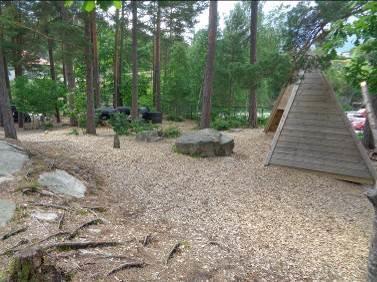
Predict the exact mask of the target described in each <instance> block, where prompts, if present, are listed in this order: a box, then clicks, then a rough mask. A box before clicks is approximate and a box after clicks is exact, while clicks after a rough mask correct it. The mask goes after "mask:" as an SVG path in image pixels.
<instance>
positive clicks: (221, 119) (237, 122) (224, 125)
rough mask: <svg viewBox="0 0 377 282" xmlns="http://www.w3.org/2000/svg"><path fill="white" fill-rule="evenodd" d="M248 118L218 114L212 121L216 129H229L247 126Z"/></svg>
mask: <svg viewBox="0 0 377 282" xmlns="http://www.w3.org/2000/svg"><path fill="white" fill-rule="evenodd" d="M246 126H247V118H246V117H243V116H241V117H236V116H228V115H226V116H217V117H216V118H215V120H214V121H213V122H212V127H213V128H214V129H216V130H228V129H230V128H238V127H246Z"/></svg>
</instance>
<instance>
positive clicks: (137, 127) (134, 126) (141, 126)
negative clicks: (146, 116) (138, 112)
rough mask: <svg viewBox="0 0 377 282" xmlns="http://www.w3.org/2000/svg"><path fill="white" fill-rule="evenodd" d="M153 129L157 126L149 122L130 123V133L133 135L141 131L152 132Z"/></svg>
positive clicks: (136, 121) (134, 121)
mask: <svg viewBox="0 0 377 282" xmlns="http://www.w3.org/2000/svg"><path fill="white" fill-rule="evenodd" d="M155 128H157V126H156V125H154V124H152V123H151V122H145V121H143V120H133V121H132V122H131V131H132V132H133V133H139V132H141V131H146V130H152V129H155Z"/></svg>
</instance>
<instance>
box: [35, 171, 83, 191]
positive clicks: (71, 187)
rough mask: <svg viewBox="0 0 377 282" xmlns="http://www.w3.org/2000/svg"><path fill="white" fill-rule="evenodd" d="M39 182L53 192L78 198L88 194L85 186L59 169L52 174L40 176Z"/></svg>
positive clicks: (46, 173) (45, 173)
mask: <svg viewBox="0 0 377 282" xmlns="http://www.w3.org/2000/svg"><path fill="white" fill-rule="evenodd" d="M38 182H39V184H41V185H43V186H45V187H46V188H47V189H49V190H51V191H52V192H57V193H62V194H65V195H68V196H72V197H76V198H82V197H84V195H85V192H86V187H85V185H84V184H83V183H82V182H81V181H80V180H78V179H77V178H76V177H74V176H72V175H70V174H68V173H67V172H66V171H64V170H59V169H57V170H55V171H52V172H44V173H42V174H41V175H40V176H39V179H38Z"/></svg>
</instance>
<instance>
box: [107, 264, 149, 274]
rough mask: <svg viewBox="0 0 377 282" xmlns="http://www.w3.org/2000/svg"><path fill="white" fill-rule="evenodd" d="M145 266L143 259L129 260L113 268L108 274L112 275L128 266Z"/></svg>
mask: <svg viewBox="0 0 377 282" xmlns="http://www.w3.org/2000/svg"><path fill="white" fill-rule="evenodd" d="M143 266H144V262H143V261H129V262H126V263H123V264H121V265H120V266H118V267H116V268H114V269H113V270H111V271H110V272H109V273H107V276H110V275H111V274H114V273H116V272H118V271H121V270H123V269H126V268H132V267H143Z"/></svg>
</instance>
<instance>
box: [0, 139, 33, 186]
mask: <svg viewBox="0 0 377 282" xmlns="http://www.w3.org/2000/svg"><path fill="white" fill-rule="evenodd" d="M28 159H29V157H28V156H27V154H26V153H25V151H23V149H22V148H20V147H18V146H16V145H12V144H9V143H6V142H4V141H0V183H1V182H4V181H7V180H11V179H12V178H13V176H12V175H13V174H14V173H16V172H18V171H19V170H21V169H22V167H23V166H24V164H25V162H26V161H27V160H28Z"/></svg>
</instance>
